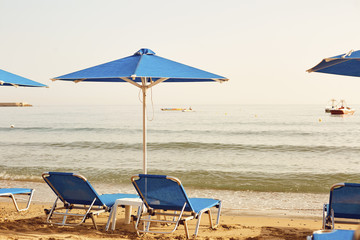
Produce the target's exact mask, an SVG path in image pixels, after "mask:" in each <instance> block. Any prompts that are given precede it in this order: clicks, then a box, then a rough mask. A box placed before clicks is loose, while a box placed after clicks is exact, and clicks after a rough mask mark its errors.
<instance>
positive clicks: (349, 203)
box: [329, 183, 360, 219]
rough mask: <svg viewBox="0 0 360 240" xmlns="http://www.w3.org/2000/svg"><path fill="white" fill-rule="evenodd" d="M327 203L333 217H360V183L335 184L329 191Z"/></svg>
mask: <svg viewBox="0 0 360 240" xmlns="http://www.w3.org/2000/svg"><path fill="white" fill-rule="evenodd" d="M329 205H330V206H329V209H333V210H334V216H335V217H338V218H352V219H360V184H358V183H343V184H335V185H334V186H333V187H332V188H331V191H330V201H329Z"/></svg>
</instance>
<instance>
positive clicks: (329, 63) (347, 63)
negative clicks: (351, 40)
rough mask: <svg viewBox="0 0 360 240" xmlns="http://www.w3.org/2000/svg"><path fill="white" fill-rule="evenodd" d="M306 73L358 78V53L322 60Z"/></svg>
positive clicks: (359, 58) (359, 75)
mask: <svg viewBox="0 0 360 240" xmlns="http://www.w3.org/2000/svg"><path fill="white" fill-rule="evenodd" d="M307 72H309V73H310V72H320V73H328V74H336V75H345V76H353V77H360V51H353V50H351V51H350V52H348V53H345V54H341V55H337V56H334V57H329V58H324V59H323V60H322V61H321V62H320V63H319V64H318V65H316V66H315V67H313V68H311V69H309V70H307Z"/></svg>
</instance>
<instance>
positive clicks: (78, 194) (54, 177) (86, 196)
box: [45, 172, 138, 207]
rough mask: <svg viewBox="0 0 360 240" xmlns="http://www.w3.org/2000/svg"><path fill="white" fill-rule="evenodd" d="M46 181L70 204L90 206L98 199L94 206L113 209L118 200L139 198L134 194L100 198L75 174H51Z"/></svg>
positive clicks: (89, 185)
mask: <svg viewBox="0 0 360 240" xmlns="http://www.w3.org/2000/svg"><path fill="white" fill-rule="evenodd" d="M45 181H46V183H48V185H49V186H50V188H51V189H52V190H53V191H54V193H55V194H56V195H57V196H59V197H60V199H62V200H63V201H66V202H67V203H70V204H83V205H90V204H91V203H92V202H93V200H94V199H96V201H95V203H94V205H96V206H103V205H106V206H108V207H111V206H112V205H114V203H115V200H116V199H118V198H123V197H138V196H136V195H134V194H104V195H101V196H99V195H98V194H97V192H96V191H95V189H94V188H93V187H92V186H91V184H90V183H89V182H88V181H87V180H86V181H85V179H83V178H81V177H78V176H76V175H74V174H73V173H62V172H49V176H45Z"/></svg>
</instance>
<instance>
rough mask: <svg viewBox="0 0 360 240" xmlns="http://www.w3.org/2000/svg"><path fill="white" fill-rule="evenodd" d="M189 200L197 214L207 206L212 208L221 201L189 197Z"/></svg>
mask: <svg viewBox="0 0 360 240" xmlns="http://www.w3.org/2000/svg"><path fill="white" fill-rule="evenodd" d="M189 201H190V204H191V206H192V207H193V210H194V212H196V213H197V214H199V212H200V211H201V210H203V209H205V208H212V207H214V206H216V205H218V204H219V203H220V200H217V199H211V198H189Z"/></svg>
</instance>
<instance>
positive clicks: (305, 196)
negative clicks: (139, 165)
mask: <svg viewBox="0 0 360 240" xmlns="http://www.w3.org/2000/svg"><path fill="white" fill-rule="evenodd" d="M0 184H1V186H3V187H4V188H11V187H14V188H16V187H20V188H33V189H35V193H34V196H33V200H32V202H33V203H38V204H48V205H49V207H51V205H52V204H53V202H54V201H55V199H56V195H55V194H54V193H53V192H52V190H51V189H50V187H49V186H48V185H47V184H46V183H45V182H27V181H11V180H0ZM92 186H93V187H94V189H95V190H96V191H97V192H98V193H99V194H104V193H132V194H136V191H135V189H134V187H133V186H132V185H131V184H126V185H123V184H122V185H121V184H119V185H110V184H92ZM185 190H186V192H187V194H188V196H190V197H203V198H215V199H220V200H222V213H223V214H225V215H234V216H242V215H246V216H272V217H296V218H311V219H317V218H318V217H321V216H322V208H323V204H324V203H326V202H327V201H328V194H314V193H283V192H253V191H227V190H213V189H208V190H206V189H191V188H185ZM1 201H2V199H1V198H0V202H1Z"/></svg>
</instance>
